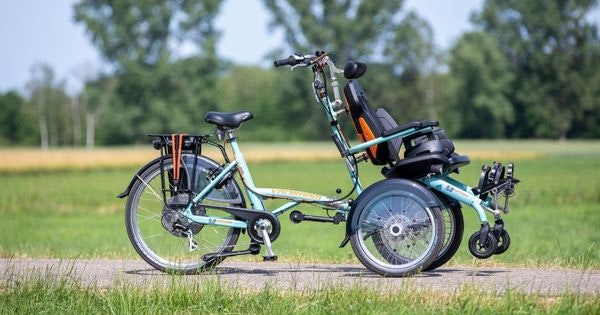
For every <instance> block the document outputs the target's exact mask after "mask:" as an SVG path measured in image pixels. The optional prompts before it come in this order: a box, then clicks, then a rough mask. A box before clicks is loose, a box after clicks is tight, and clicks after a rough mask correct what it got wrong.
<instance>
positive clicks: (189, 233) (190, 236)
mask: <svg viewBox="0 0 600 315" xmlns="http://www.w3.org/2000/svg"><path fill="white" fill-rule="evenodd" d="M185 234H186V235H187V239H188V248H189V250H190V252H193V251H195V250H196V249H198V244H196V241H194V239H193V237H194V234H193V233H192V231H190V230H187V231H185Z"/></svg>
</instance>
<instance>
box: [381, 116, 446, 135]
mask: <svg viewBox="0 0 600 315" xmlns="http://www.w3.org/2000/svg"><path fill="white" fill-rule="evenodd" d="M439 125H440V123H439V122H438V121H435V120H424V121H411V122H409V123H407V124H404V125H401V126H398V127H396V128H392V129H388V130H385V131H384V132H382V133H381V135H382V136H384V137H387V136H390V135H393V134H395V133H398V132H402V131H404V130H407V129H410V128H417V129H419V128H426V127H437V126H439Z"/></svg>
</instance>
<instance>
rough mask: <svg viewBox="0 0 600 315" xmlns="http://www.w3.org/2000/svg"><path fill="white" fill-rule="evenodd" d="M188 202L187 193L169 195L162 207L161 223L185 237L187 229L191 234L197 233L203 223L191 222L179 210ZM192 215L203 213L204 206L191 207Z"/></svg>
mask: <svg viewBox="0 0 600 315" xmlns="http://www.w3.org/2000/svg"><path fill="white" fill-rule="evenodd" d="M188 203H189V196H188V195H187V194H179V195H175V196H173V197H171V198H170V199H169V200H168V201H167V205H166V206H165V207H163V211H162V218H161V223H162V226H163V227H164V228H165V230H167V231H169V233H171V234H173V235H175V236H177V237H187V236H188V234H187V231H188V230H189V231H190V232H192V234H193V235H196V234H198V232H200V230H202V227H203V226H204V225H203V224H199V223H195V222H191V223H190V221H189V220H188V219H187V218H185V217H184V216H183V215H182V214H181V211H182V210H183V209H184V208H185V207H186V206H187V204H188ZM192 213H193V214H194V215H205V214H206V210H205V209H204V207H195V208H193V209H192Z"/></svg>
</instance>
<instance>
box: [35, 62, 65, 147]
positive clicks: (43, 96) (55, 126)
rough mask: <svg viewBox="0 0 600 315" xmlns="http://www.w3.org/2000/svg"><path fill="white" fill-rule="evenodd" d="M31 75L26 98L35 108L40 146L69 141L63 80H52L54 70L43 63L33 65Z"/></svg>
mask: <svg viewBox="0 0 600 315" xmlns="http://www.w3.org/2000/svg"><path fill="white" fill-rule="evenodd" d="M31 74H32V78H31V80H30V81H29V83H28V84H27V87H28V89H29V92H30V100H31V102H32V103H33V104H35V108H36V115H37V119H38V127H39V134H40V145H41V147H42V149H48V148H49V147H50V146H58V145H69V144H72V142H71V141H72V132H73V131H72V126H71V125H72V124H71V121H70V120H69V107H68V100H69V98H68V96H67V95H66V93H65V87H64V86H65V83H64V81H56V79H55V77H54V71H53V70H52V68H50V66H48V65H45V64H35V65H34V66H33V67H32V69H31Z"/></svg>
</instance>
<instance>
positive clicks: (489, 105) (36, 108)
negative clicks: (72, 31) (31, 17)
mask: <svg viewBox="0 0 600 315" xmlns="http://www.w3.org/2000/svg"><path fill="white" fill-rule="evenodd" d="M221 2H222V0H170V1H164V0H147V1H141V2H140V1H133V0H123V1H116V2H115V1H108V0H81V1H79V2H77V3H76V4H75V5H74V7H73V12H74V19H75V21H76V22H77V23H80V24H82V25H83V26H84V27H85V29H86V30H87V34H88V35H89V38H90V40H91V41H92V43H93V44H94V46H95V47H96V48H97V49H98V50H99V52H100V53H101V55H102V56H103V58H104V60H105V61H106V62H107V63H108V64H110V65H111V68H112V69H113V71H112V72H110V73H102V74H98V75H95V76H90V77H89V78H88V79H87V80H86V82H85V86H84V88H83V89H82V91H81V92H79V93H78V95H75V96H72V95H67V93H66V92H65V84H64V82H62V81H60V80H58V79H57V78H56V77H55V75H54V73H53V71H52V68H51V67H50V66H47V65H39V64H38V65H35V66H34V67H33V68H32V73H31V79H30V81H29V83H28V84H27V89H26V90H27V93H26V94H25V95H21V94H19V93H18V92H15V91H8V92H6V93H3V94H0V108H2V111H0V145H5V146H6V145H40V146H41V147H42V148H48V147H57V146H88V147H92V146H94V145H116V144H131V143H138V142H146V141H147V139H146V136H145V135H146V134H148V133H156V132H186V133H191V134H198V133H209V132H211V128H210V126H208V125H206V124H205V123H203V118H204V114H205V113H206V112H207V111H210V110H219V111H236V110H242V109H244V110H251V111H253V112H254V114H255V119H254V120H253V121H251V122H249V123H248V124H246V125H244V127H243V129H244V130H243V132H241V133H240V134H239V135H240V136H241V137H244V138H246V139H249V140H280V141H281V140H321V139H327V138H328V137H329V132H328V130H329V128H328V125H327V124H326V123H325V118H324V117H323V115H322V113H321V108H320V107H319V106H318V105H317V104H316V103H315V100H314V97H313V95H312V89H311V86H310V84H311V81H310V80H311V73H310V71H293V72H290V71H284V70H282V69H266V68H262V67H258V66H242V65H236V64H233V63H231V62H229V61H227V60H224V59H223V58H221V57H220V56H218V54H217V52H216V44H217V42H218V40H219V35H220V33H219V30H218V29H216V28H215V18H216V17H217V16H218V14H219V10H220V7H221ZM263 4H264V5H265V7H266V8H267V9H268V11H269V12H270V15H271V17H270V18H271V20H270V25H271V27H272V28H273V29H279V30H282V31H283V32H284V34H285V39H286V40H285V42H284V43H282V46H281V48H280V49H277V50H276V51H273V52H271V53H270V54H269V56H268V57H269V58H273V59H275V58H282V57H287V56H288V55H290V53H292V52H303V53H310V52H314V51H315V50H317V49H319V50H325V51H328V52H330V54H331V56H332V58H333V59H334V61H335V62H336V64H337V65H338V66H340V67H342V66H343V65H344V63H345V61H347V60H359V61H363V62H366V63H367V64H368V71H367V73H366V74H365V75H364V77H363V78H362V79H361V83H362V84H363V86H364V87H365V90H366V91H367V93H368V94H369V99H370V101H371V103H372V104H373V105H375V106H381V107H384V108H386V109H387V110H388V112H390V113H391V114H392V116H394V118H396V120H398V121H399V123H403V122H407V121H410V120H423V119H437V120H440V121H441V124H442V126H443V127H444V128H445V129H446V131H447V133H448V134H450V135H451V136H453V137H460V138H551V139H565V138H598V137H600V128H598V126H599V125H600V71H598V69H600V38H599V32H598V25H597V22H596V23H595V22H594V21H591V19H590V12H592V11H593V10H596V9H598V8H597V5H598V1H597V0H596V1H594V0H560V1H544V0H530V1H518V0H486V1H484V3H483V6H482V9H481V10H480V11H478V12H473V13H472V17H471V23H472V25H473V31H470V32H467V33H465V34H462V36H461V37H460V38H459V39H457V41H456V42H455V43H454V44H453V46H452V47H451V48H450V49H449V50H448V51H441V50H440V49H439V48H438V47H436V46H435V44H434V34H433V31H432V28H431V26H430V25H429V23H428V22H427V21H426V20H425V19H423V18H422V17H420V16H418V15H417V14H416V13H415V12H413V11H409V10H406V9H405V8H404V6H403V4H404V3H403V1H402V0H376V1H375V0H369V1H367V0H345V1H343V0H338V1H326V0H302V1H299V0H294V1H292V0H263ZM179 45H186V46H187V47H193V51H194V53H193V54H191V55H190V56H187V57H180V56H177V54H176V53H175V52H176V47H178V46H179ZM240 50H241V51H242V50H243V49H242V48H241V49H240ZM345 120H346V121H345V122H344V124H345V125H344V126H345V127H346V130H348V132H347V133H348V134H351V133H352V132H351V130H352V129H351V128H352V127H351V126H350V124H349V119H345Z"/></svg>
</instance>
